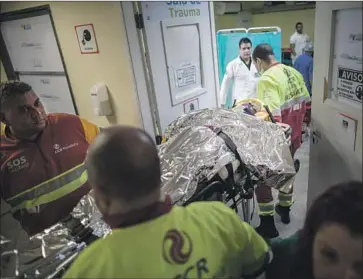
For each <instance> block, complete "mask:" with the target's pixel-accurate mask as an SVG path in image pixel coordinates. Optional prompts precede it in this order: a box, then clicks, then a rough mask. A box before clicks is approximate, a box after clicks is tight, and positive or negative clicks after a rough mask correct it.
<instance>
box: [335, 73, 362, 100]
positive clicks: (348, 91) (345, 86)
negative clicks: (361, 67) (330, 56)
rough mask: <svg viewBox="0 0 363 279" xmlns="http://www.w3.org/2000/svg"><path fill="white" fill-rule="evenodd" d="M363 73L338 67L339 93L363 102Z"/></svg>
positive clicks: (341, 95)
mask: <svg viewBox="0 0 363 279" xmlns="http://www.w3.org/2000/svg"><path fill="white" fill-rule="evenodd" d="M362 83H363V73H362V71H356V70H351V69H345V68H341V67H338V78H337V90H336V92H337V95H338V96H340V97H343V98H346V99H350V100H352V101H356V102H360V103H361V102H362V92H363V86H362Z"/></svg>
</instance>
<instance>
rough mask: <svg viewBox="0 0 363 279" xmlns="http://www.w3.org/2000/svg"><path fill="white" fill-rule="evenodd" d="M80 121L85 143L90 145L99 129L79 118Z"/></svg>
mask: <svg viewBox="0 0 363 279" xmlns="http://www.w3.org/2000/svg"><path fill="white" fill-rule="evenodd" d="M80 120H81V123H82V127H83V130H84V134H85V138H86V140H87V142H88V143H89V144H90V143H91V142H93V140H94V139H95V138H96V136H97V135H98V134H99V132H100V129H99V128H98V127H97V126H96V125H94V124H92V123H91V122H89V121H88V120H86V119H83V118H80Z"/></svg>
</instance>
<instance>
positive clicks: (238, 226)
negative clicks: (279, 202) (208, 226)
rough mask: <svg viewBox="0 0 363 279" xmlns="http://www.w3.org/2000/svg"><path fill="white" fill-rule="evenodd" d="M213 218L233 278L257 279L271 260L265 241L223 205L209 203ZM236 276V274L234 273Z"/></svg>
mask: <svg viewBox="0 0 363 279" xmlns="http://www.w3.org/2000/svg"><path fill="white" fill-rule="evenodd" d="M208 205H209V206H212V208H213V209H212V210H210V212H213V218H214V219H215V220H217V222H218V224H219V225H220V226H221V228H220V233H221V235H220V237H221V241H223V242H225V243H226V245H227V247H228V250H229V254H230V258H229V262H230V264H231V265H232V266H233V267H232V270H233V271H232V273H233V274H228V275H230V276H232V277H233V278H235V277H234V276H237V275H238V276H242V278H257V277H258V276H259V275H261V274H262V273H263V272H264V271H265V270H266V268H267V265H268V264H269V263H270V262H271V260H272V253H271V250H270V248H269V246H268V245H267V243H266V242H265V240H264V239H263V238H262V237H261V236H260V235H259V234H257V232H256V231H255V230H254V229H253V228H252V227H251V226H250V225H249V224H247V223H246V222H243V221H242V220H241V218H240V216H239V215H238V214H236V212H234V211H233V210H232V209H231V208H229V207H228V206H226V205H225V204H223V203H210V204H208ZM235 272H236V273H238V274H236V273H235Z"/></svg>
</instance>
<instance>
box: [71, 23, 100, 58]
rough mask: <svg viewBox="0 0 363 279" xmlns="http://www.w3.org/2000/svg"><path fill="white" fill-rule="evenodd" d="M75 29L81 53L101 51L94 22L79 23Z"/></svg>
mask: <svg viewBox="0 0 363 279" xmlns="http://www.w3.org/2000/svg"><path fill="white" fill-rule="evenodd" d="M75 29H76V34H77V39H78V44H79V48H80V50H81V53H82V54H90V53H99V51H98V45H97V40H96V34H95V30H94V28H93V24H83V25H77V26H75Z"/></svg>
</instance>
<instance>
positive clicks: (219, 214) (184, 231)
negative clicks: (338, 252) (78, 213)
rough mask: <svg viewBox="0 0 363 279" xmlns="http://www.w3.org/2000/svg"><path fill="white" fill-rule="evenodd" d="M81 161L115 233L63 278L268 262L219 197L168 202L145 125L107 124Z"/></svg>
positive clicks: (260, 243) (211, 272) (224, 271)
mask: <svg viewBox="0 0 363 279" xmlns="http://www.w3.org/2000/svg"><path fill="white" fill-rule="evenodd" d="M86 166H87V170H88V172H89V181H90V184H91V187H92V189H93V195H94V198H95V201H96V204H97V206H98V208H99V210H100V212H101V213H102V215H103V219H104V220H105V221H106V223H108V224H109V225H110V227H111V228H112V233H111V234H110V235H108V236H107V237H106V238H104V239H99V240H96V241H95V242H93V243H92V244H91V245H90V246H89V247H87V248H86V249H85V250H84V251H83V252H82V253H81V254H80V255H79V256H78V258H77V259H76V260H75V262H74V263H73V264H72V265H71V267H70V269H69V270H68V271H67V272H66V274H65V275H64V277H63V278H227V277H228V278H241V276H242V278H245V277H246V278H247V277H248V278H253V277H254V276H256V277H257V276H258V275H259V274H260V273H261V272H263V271H264V269H265V267H266V266H267V264H268V263H269V262H270V259H271V256H270V252H269V248H268V246H267V244H266V242H265V241H264V240H263V239H262V238H261V237H260V236H259V235H258V234H257V233H256V232H255V231H254V229H253V228H252V227H250V226H249V225H248V224H247V223H245V222H242V220H241V219H240V217H239V216H238V215H237V214H236V213H235V212H234V211H233V210H232V209H230V208H229V207H227V206H226V205H224V204H223V203H221V202H212V201H210V202H194V203H191V204H190V205H187V206H185V207H183V206H176V205H174V206H172V204H171V201H170V200H169V201H166V199H165V198H162V197H161V196H162V193H161V170H160V162H159V157H158V152H157V149H156V146H155V144H154V142H153V140H152V138H151V137H150V136H149V135H148V134H146V133H145V132H144V131H143V130H141V129H137V128H131V127H126V126H113V127H111V128H106V129H104V130H103V131H102V133H100V135H99V136H98V137H97V138H96V140H95V141H94V143H93V144H92V145H91V147H90V149H89V153H88V155H87V159H86ZM166 197H168V195H166Z"/></svg>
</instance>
